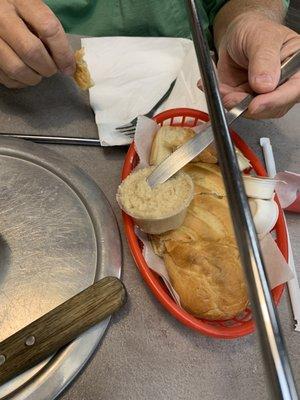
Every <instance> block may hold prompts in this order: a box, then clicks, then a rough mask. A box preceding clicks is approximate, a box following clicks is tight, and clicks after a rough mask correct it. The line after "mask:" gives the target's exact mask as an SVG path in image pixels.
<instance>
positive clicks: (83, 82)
mask: <svg viewBox="0 0 300 400" xmlns="http://www.w3.org/2000/svg"><path fill="white" fill-rule="evenodd" d="M83 57H84V48H81V49H80V50H77V51H76V52H75V60H76V70H75V73H74V76H73V78H74V80H75V82H76V83H77V85H78V86H79V87H80V89H82V90H88V89H90V88H91V87H92V86H94V83H93V81H92V78H91V75H90V73H89V70H88V66H87V63H86V62H85V61H84V59H83Z"/></svg>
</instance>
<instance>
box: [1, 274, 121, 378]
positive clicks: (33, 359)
mask: <svg viewBox="0 0 300 400" xmlns="http://www.w3.org/2000/svg"><path fill="white" fill-rule="evenodd" d="M125 301H126V290H125V287H124V285H123V284H122V282H121V281H120V280H119V279H118V278H115V277H106V278H103V279H101V280H100V281H98V282H96V283H94V284H93V285H92V286H89V287H88V288H87V289H85V290H83V291H82V292H80V293H78V294H77V295H75V296H73V297H71V299H69V300H67V301H65V302H64V303H62V304H61V305H59V306H58V307H56V308H54V309H53V310H51V311H49V312H48V313H47V314H45V315H43V316H42V317H40V318H39V319H37V320H36V321H34V322H32V323H31V324H29V325H27V326H26V327H25V328H23V329H21V330H19V331H18V332H16V333H14V334H13V335H11V336H9V337H8V338H7V339H5V340H3V341H2V342H1V343H0V385H1V384H3V383H5V382H6V381H8V380H9V379H11V378H13V377H14V376H16V375H18V374H20V373H21V372H24V371H25V370H27V369H29V368H31V367H33V366H34V365H36V364H38V363H39V362H40V361H42V360H44V359H45V358H47V357H48V356H50V355H52V354H53V353H55V352H56V351H58V350H59V349H61V348H62V347H63V346H65V345H66V344H68V343H70V342H71V341H72V340H74V339H75V338H76V337H77V336H79V335H80V334H81V333H83V332H84V331H85V330H86V329H88V328H90V327H91V326H93V325H95V324H96V323H98V322H100V321H102V320H104V319H105V318H107V317H108V316H109V315H111V314H113V313H114V312H116V311H118V310H119V309H120V308H121V307H122V305H123V304H124V303H125Z"/></svg>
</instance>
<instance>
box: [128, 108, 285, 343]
mask: <svg viewBox="0 0 300 400" xmlns="http://www.w3.org/2000/svg"><path fill="white" fill-rule="evenodd" d="M208 119H209V118H208V115H207V114H205V113H203V112H201V111H198V110H193V109H187V108H178V109H173V110H168V111H165V112H162V113H161V114H158V115H157V116H155V117H154V120H155V121H156V122H157V123H158V124H160V125H173V126H185V127H193V126H195V125H196V124H197V122H198V121H208ZM231 133H232V138H233V140H234V143H235V145H236V147H237V148H238V149H239V150H240V151H241V152H242V153H243V154H244V155H245V157H247V158H248V159H249V160H250V162H251V165H252V166H253V169H254V170H255V172H256V173H257V174H258V175H260V176H266V175H267V174H266V171H265V169H264V167H263V165H262V164H261V162H260V160H259V159H258V157H257V156H256V155H255V154H254V153H253V151H252V150H251V149H250V148H249V147H248V146H247V145H246V143H245V142H244V141H243V140H242V139H241V138H240V137H239V136H238V135H237V133H235V132H233V131H231ZM137 163H138V156H137V153H136V151H135V147H134V144H132V145H131V146H130V148H129V150H128V153H127V155H126V158H125V162H124V166H123V171H122V180H123V179H125V178H126V177H127V175H129V174H130V172H131V171H132V170H133V168H134V167H135V166H136V165H137ZM275 200H276V202H277V204H278V206H279V217H278V221H277V223H276V226H275V228H274V230H275V232H276V242H277V245H278V247H279V249H280V251H281V252H282V254H283V256H284V257H285V259H286V260H287V257H288V243H287V232H286V228H285V224H284V219H283V211H282V209H281V207H280V204H279V202H278V200H277V198H275ZM123 220H124V226H125V234H126V237H127V241H128V244H129V247H130V250H131V253H132V256H133V258H134V260H135V262H136V265H137V267H138V269H139V271H140V273H141V275H142V277H143V278H144V280H145V281H146V283H147V285H148V286H149V288H150V289H151V291H152V292H153V294H154V295H155V297H156V298H157V299H158V300H159V301H160V303H161V304H162V305H163V306H164V307H165V308H166V309H167V310H168V311H169V312H170V313H171V314H172V315H173V316H174V317H175V318H176V319H177V320H178V321H180V322H182V323H183V324H184V325H186V326H188V327H189V328H192V329H195V330H196V331H198V332H200V333H202V334H204V335H207V336H211V337H214V338H221V339H234V338H238V337H241V336H245V335H248V334H250V333H252V332H253V331H254V328H255V327H254V322H253V320H252V315H251V310H250V309H246V310H245V312H244V313H243V315H242V316H240V317H239V318H234V319H232V320H228V321H206V320H203V319H198V318H195V317H193V316H192V315H191V314H189V313H187V312H186V311H185V310H183V309H182V308H181V307H180V306H179V305H178V304H177V303H175V301H174V300H173V298H172V297H171V295H170V293H169V291H168V289H167V288H166V286H165V285H164V283H163V281H162V279H161V278H160V277H159V276H158V275H157V274H156V273H155V272H154V271H152V270H151V269H150V268H149V267H148V265H147V263H146V261H145V259H144V257H143V254H142V243H141V242H140V241H139V239H138V238H137V236H136V234H135V232H134V223H133V220H132V219H131V218H130V217H129V216H128V215H127V214H125V213H123ZM283 291H284V285H280V286H277V287H276V288H274V289H273V290H272V294H273V299H274V302H275V304H276V305H277V304H278V303H279V301H280V299H281V296H282V294H283Z"/></svg>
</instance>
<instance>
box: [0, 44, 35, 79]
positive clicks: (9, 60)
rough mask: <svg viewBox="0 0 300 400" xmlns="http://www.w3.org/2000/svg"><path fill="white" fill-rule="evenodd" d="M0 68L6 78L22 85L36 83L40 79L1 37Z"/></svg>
mask: <svg viewBox="0 0 300 400" xmlns="http://www.w3.org/2000/svg"><path fill="white" fill-rule="evenodd" d="M0 69H1V70H2V71H3V73H4V74H5V76H6V77H7V78H9V79H10V80H12V81H13V82H19V83H20V84H23V85H30V86H32V85H36V84H38V83H39V82H40V81H41V79H42V77H41V76H40V75H39V74H37V73H36V72H35V71H33V70H32V69H31V68H29V67H28V66H27V65H26V64H25V63H24V62H23V61H22V60H21V59H20V58H19V57H18V56H17V55H16V53H14V51H13V50H12V49H11V48H10V47H9V46H8V45H7V44H6V43H5V42H4V41H3V40H2V39H0ZM2 83H3V82H2ZM6 86H7V85H6Z"/></svg>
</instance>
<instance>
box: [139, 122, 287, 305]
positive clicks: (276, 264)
mask: <svg viewBox="0 0 300 400" xmlns="http://www.w3.org/2000/svg"><path fill="white" fill-rule="evenodd" d="M157 129H158V125H157V124H156V123H155V122H154V121H153V120H150V119H149V118H147V117H144V116H141V117H139V118H138V123H137V129H136V134H135V138H134V140H135V147H136V152H137V154H138V156H139V159H140V162H139V165H138V168H139V167H143V168H144V167H147V166H149V155H150V151H151V146H152V141H153V138H154V135H155V133H156V131H157ZM136 234H137V236H138V237H139V239H140V240H141V241H142V243H143V256H144V258H145V261H146V263H147V265H148V266H149V268H151V269H152V270H153V271H155V272H156V273H157V274H158V275H160V276H161V277H162V279H163V281H164V282H165V284H166V286H167V288H168V289H169V291H170V294H171V295H172V297H173V298H174V300H175V301H176V302H177V303H178V304H179V305H180V298H179V295H178V294H177V293H176V291H175V290H174V289H173V287H172V285H171V282H170V279H169V276H168V273H167V270H166V267H165V264H164V262H163V260H162V259H161V258H160V257H159V256H157V255H156V254H155V253H154V251H153V248H152V245H151V242H150V241H149V238H148V235H146V234H145V233H143V232H141V231H140V230H139V229H138V228H136ZM260 244H261V249H262V253H263V259H264V263H265V267H266V272H267V275H268V279H269V282H270V286H271V289H273V288H274V287H276V286H278V285H280V284H282V283H285V282H287V281H288V280H290V279H292V278H293V277H294V274H293V272H292V270H291V269H290V267H289V265H288V264H287V262H286V261H285V259H284V257H283V255H282V253H281V251H280V250H279V248H278V246H277V244H276V242H275V240H274V239H273V237H272V234H271V233H269V234H267V235H266V236H265V237H264V238H263V239H261V240H260Z"/></svg>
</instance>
